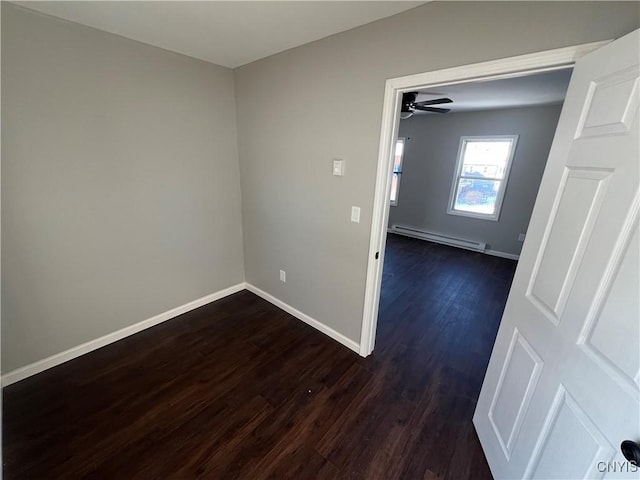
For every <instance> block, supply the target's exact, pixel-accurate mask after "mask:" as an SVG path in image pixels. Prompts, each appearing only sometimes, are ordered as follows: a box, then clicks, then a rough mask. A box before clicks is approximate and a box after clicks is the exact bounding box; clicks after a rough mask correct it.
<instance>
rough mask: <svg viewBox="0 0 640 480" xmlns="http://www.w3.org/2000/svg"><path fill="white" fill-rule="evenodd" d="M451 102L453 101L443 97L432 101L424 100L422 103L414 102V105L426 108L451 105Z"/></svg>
mask: <svg viewBox="0 0 640 480" xmlns="http://www.w3.org/2000/svg"><path fill="white" fill-rule="evenodd" d="M452 102H453V100H451V99H450V98H446V97H443V98H436V99H433V100H425V101H424V102H415V105H416V106H419V107H426V106H427V105H438V104H440V103H452Z"/></svg>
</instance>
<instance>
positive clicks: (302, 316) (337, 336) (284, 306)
mask: <svg viewBox="0 0 640 480" xmlns="http://www.w3.org/2000/svg"><path fill="white" fill-rule="evenodd" d="M246 288H247V290H249V291H250V292H253V293H255V294H256V295H258V296H259V297H261V298H263V299H265V300H266V301H267V302H269V303H271V304H273V305H275V306H276V307H278V308H280V309H281V310H284V311H285V312H287V313H289V314H291V315H293V316H294V317H296V318H297V319H298V320H302V321H303V322H304V323H306V324H307V325H310V326H312V327H313V328H315V329H316V330H319V331H320V332H322V333H324V334H325V335H328V336H329V337H331V338H333V339H334V340H336V341H337V342H339V343H341V344H342V345H344V346H345V347H347V348H350V349H351V350H353V351H354V352H356V353H359V352H360V345H359V344H358V343H357V342H354V341H353V340H351V339H350V338H347V337H345V336H344V335H342V334H341V333H339V332H337V331H335V330H334V329H333V328H331V327H328V326H326V325H325V324H324V323H322V322H320V321H318V320H316V319H315V318H311V317H310V316H309V315H307V314H306V313H302V312H301V311H300V310H298V309H297V308H294V307H292V306H291V305H289V304H288V303H285V302H283V301H282V300H280V299H278V298H276V297H274V296H273V295H271V294H269V293H267V292H265V291H264V290H261V289H259V288H258V287H256V286H255V285H251V284H250V283H247V286H246Z"/></svg>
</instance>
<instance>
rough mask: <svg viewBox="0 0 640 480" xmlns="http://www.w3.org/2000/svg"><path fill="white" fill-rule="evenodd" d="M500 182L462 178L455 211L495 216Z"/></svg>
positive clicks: (459, 183)
mask: <svg viewBox="0 0 640 480" xmlns="http://www.w3.org/2000/svg"><path fill="white" fill-rule="evenodd" d="M499 188H500V182H499V181H497V180H480V179H477V180H476V179H469V178H461V179H460V180H459V181H458V189H457V191H456V199H455V203H454V205H453V208H454V210H460V211H463V212H472V213H482V214H485V215H493V214H494V213H495V211H496V197H497V196H498V190H499Z"/></svg>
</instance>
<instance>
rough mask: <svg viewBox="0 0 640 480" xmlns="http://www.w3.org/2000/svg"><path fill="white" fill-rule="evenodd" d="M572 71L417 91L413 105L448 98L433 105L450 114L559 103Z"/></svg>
mask: <svg viewBox="0 0 640 480" xmlns="http://www.w3.org/2000/svg"><path fill="white" fill-rule="evenodd" d="M571 72H572V69H571V68H567V69H563V70H556V71H552V72H546V73H537V74H533V75H526V76H521V77H514V78H507V79H502V80H489V81H475V82H471V83H461V84H458V85H448V86H444V87H435V88H430V89H424V90H420V89H416V90H415V91H417V92H419V94H418V96H417V98H416V102H423V101H425V100H433V99H435V98H440V97H448V98H450V99H451V100H453V103H449V104H443V105H433V106H434V107H442V108H450V109H451V112H450V113H456V112H469V111H473V110H495V109H500V108H515V107H528V106H534V105H552V104H558V103H562V102H563V101H564V97H565V94H566V92H567V87H568V86H569V80H570V78H571ZM416 114H426V115H434V114H430V113H427V112H416Z"/></svg>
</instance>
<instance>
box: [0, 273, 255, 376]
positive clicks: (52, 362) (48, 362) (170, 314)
mask: <svg viewBox="0 0 640 480" xmlns="http://www.w3.org/2000/svg"><path fill="white" fill-rule="evenodd" d="M245 288H246V284H245V283H244V282H242V283H239V284H237V285H233V286H231V287H229V288H225V289H224V290H220V291H218V292H215V293H211V294H209V295H205V296H204V297H201V298H198V299H196V300H193V301H191V302H189V303H185V304H184V305H180V306H179V307H176V308H172V309H171V310H167V311H166V312H164V313H161V314H159V315H156V316H154V317H151V318H148V319H146V320H143V321H141V322H139V323H136V324H134V325H130V326H128V327H125V328H122V329H120V330H117V331H115V332H112V333H108V334H107V335H104V336H103V337H100V338H96V339H95V340H90V341H88V342H86V343H83V344H82V345H78V346H77V347H72V348H70V349H69V350H65V351H64V352H61V353H57V354H55V355H52V356H50V357H47V358H45V359H43V360H40V361H38V362H35V363H32V364H30V365H27V366H25V367H22V368H18V369H16V370H13V371H12V372H9V373H7V374H5V375H2V386H3V387H5V386H7V385H11V384H12V383H16V382H19V381H20V380H23V379H25V378H27V377H30V376H32V375H35V374H36V373H40V372H43V371H44V370H47V369H49V368H52V367H55V366H56V365H60V364H61V363H64V362H67V361H69V360H72V359H74V358H76V357H79V356H80V355H84V354H85V353H89V352H91V351H93V350H97V349H98V348H101V347H104V346H105V345H109V344H110V343H113V342H117V341H118V340H121V339H123V338H125V337H128V336H130V335H133V334H134V333H138V332H140V331H142V330H145V329H147V328H149V327H153V326H154V325H158V324H159V323H162V322H166V321H167V320H171V319H172V318H174V317H177V316H178V315H182V314H183V313H187V312H189V311H191V310H195V309H196V308H198V307H201V306H203V305H206V304H207V303H211V302H214V301H216V300H219V299H221V298H224V297H226V296H228V295H231V294H233V293H236V292H239V291H241V290H244V289H245Z"/></svg>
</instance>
